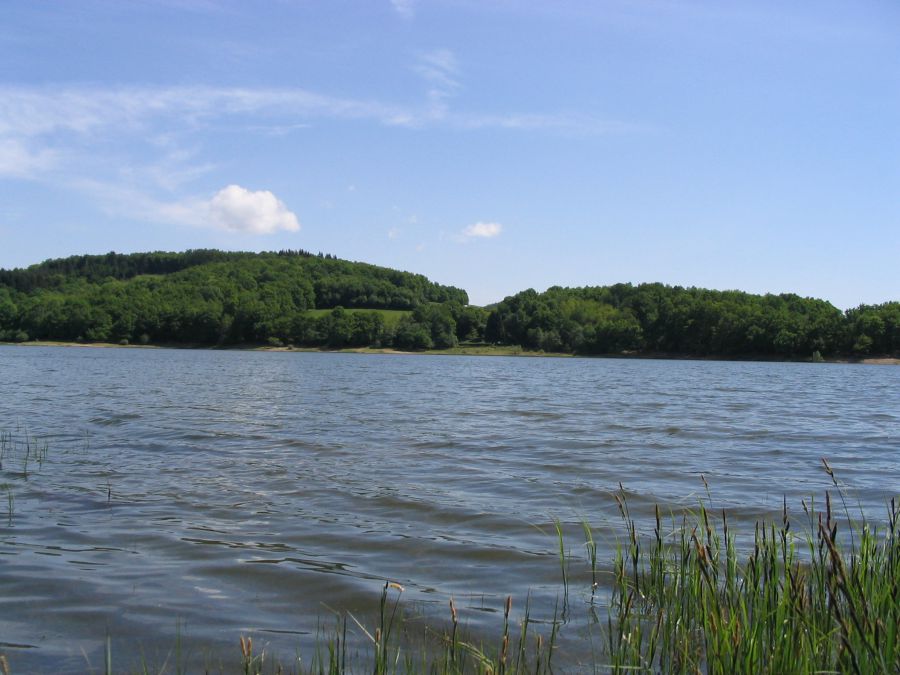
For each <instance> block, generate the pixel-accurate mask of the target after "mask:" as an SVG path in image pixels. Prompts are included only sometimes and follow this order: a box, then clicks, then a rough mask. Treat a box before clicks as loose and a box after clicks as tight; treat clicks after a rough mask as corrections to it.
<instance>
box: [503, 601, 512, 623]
mask: <svg viewBox="0 0 900 675" xmlns="http://www.w3.org/2000/svg"><path fill="white" fill-rule="evenodd" d="M511 609H512V596H511V595H507V596H506V606H505V607H504V608H503V618H504V619H508V618H509V611H510V610H511Z"/></svg>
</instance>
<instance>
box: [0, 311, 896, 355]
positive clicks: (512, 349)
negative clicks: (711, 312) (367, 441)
mask: <svg viewBox="0 0 900 675" xmlns="http://www.w3.org/2000/svg"><path fill="white" fill-rule="evenodd" d="M313 311H319V310H313ZM321 311H325V310H321ZM365 311H372V310H365ZM383 311H384V312H390V311H393V310H383ZM396 313H397V314H402V313H403V312H400V311H399V310H398V311H397V312H396ZM396 320H399V318H397V319H396ZM0 345H6V346H23V347H28V346H30V347H115V348H119V349H121V348H140V349H228V350H238V351H240V350H247V351H264V352H324V353H352V354H420V355H425V356H428V355H438V356H526V357H553V358H611V359H645V360H654V359H658V360H679V361H754V362H756V361H764V362H772V363H808V362H810V359H808V358H804V359H787V358H775V357H759V356H730V357H724V356H707V357H704V356H688V355H684V354H669V353H656V352H654V353H626V354H605V355H582V354H570V353H565V352H545V351H540V350H539V351H532V350H527V349H523V348H522V347H520V346H519V345H488V344H481V343H478V344H466V343H463V344H460V345H459V346H458V347H452V348H450V349H428V350H424V351H415V352H408V351H401V350H398V349H392V348H390V347H348V348H345V349H329V348H323V347H294V346H285V347H273V346H269V345H258V344H242V345H229V346H225V347H216V346H214V345H204V344H181V343H179V344H147V345H135V344H113V343H110V342H57V341H50V340H39V341H38V340H34V341H30V342H0ZM821 362H822V363H848V364H863V365H893V366H896V365H900V358H896V357H894V356H871V357H866V358H852V359H851V358H828V359H823V360H822V361H821Z"/></svg>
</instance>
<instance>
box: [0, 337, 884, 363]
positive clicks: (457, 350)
mask: <svg viewBox="0 0 900 675" xmlns="http://www.w3.org/2000/svg"><path fill="white" fill-rule="evenodd" d="M0 345H2V346H9V347H83V348H89V349H110V348H112V349H206V350H210V351H254V352H314V353H321V354H401V355H415V356H514V357H525V358H586V359H645V360H659V361H737V362H761V363H811V362H812V361H811V360H810V359H785V358H778V357H771V356H749V355H744V356H741V355H734V356H694V355H691V354H668V353H664V352H645V353H623V354H567V353H563V352H543V351H529V350H525V349H523V348H521V347H519V346H506V345H503V346H501V345H498V346H492V345H473V346H465V345H463V346H459V347H452V348H449V349H428V350H424V351H418V352H409V351H402V350H399V349H393V348H391V347H347V348H343V349H327V348H321V347H293V346H285V347H274V346H268V345H252V344H250V345H230V346H223V347H217V346H210V345H200V344H146V345H141V344H127V345H121V344H115V343H112V342H66V341H59V342H57V341H52V340H34V341H29V342H0ZM821 363H840V364H852V365H877V366H898V365H900V358H898V357H893V356H884V355H882V356H870V357H864V358H852V357H836V358H825V359H823V361H821Z"/></svg>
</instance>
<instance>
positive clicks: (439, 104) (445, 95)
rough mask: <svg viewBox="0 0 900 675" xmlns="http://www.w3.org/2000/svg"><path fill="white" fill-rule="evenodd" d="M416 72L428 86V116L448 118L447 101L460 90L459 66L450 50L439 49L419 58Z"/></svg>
mask: <svg viewBox="0 0 900 675" xmlns="http://www.w3.org/2000/svg"><path fill="white" fill-rule="evenodd" d="M415 71H416V72H417V73H418V74H419V75H420V76H421V77H422V78H423V79H424V80H425V82H426V83H427V84H428V91H427V92H426V94H427V97H428V114H429V116H430V117H431V118H433V119H443V118H444V117H446V116H447V113H448V106H447V99H449V98H451V97H452V96H454V95H455V94H456V91H457V90H458V89H459V86H460V85H459V81H458V80H457V76H458V74H459V65H458V63H457V61H456V56H455V55H454V54H453V52H451V51H450V50H449V49H438V50H435V51H432V52H428V53H427V54H423V55H422V56H421V57H420V58H419V63H418V64H417V65H416V66H415Z"/></svg>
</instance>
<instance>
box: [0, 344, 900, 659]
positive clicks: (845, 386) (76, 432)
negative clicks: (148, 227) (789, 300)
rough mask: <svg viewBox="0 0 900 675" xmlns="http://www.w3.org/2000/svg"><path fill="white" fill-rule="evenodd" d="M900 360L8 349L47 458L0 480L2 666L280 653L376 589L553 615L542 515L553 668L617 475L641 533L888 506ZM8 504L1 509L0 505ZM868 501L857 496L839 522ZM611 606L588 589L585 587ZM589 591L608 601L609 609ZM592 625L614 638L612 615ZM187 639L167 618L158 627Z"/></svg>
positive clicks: (429, 609) (899, 427) (26, 424)
mask: <svg viewBox="0 0 900 675" xmlns="http://www.w3.org/2000/svg"><path fill="white" fill-rule="evenodd" d="M898 378H900V369H897V368H894V367H890V366H860V365H853V366H850V365H836V364H791V363H737V362H700V361H645V360H613V359H524V358H499V357H498V358H494V357H438V356H429V357H423V356H402V355H357V354H311V353H289V352H278V353H275V352H269V353H260V352H243V351H192V350H147V349H144V350H141V349H66V348H42V347H0V430H5V431H6V432H8V433H10V434H11V435H12V437H13V438H14V439H18V440H21V439H23V438H24V437H25V434H26V433H27V434H28V435H32V436H35V437H37V438H38V439H39V440H40V441H41V442H46V443H47V454H46V458H45V459H44V461H43V462H42V463H40V464H39V463H36V462H35V461H34V459H32V461H31V463H30V465H29V467H28V475H27V477H25V475H24V471H23V469H24V467H23V466H22V453H21V448H19V450H18V451H8V452H7V456H6V457H4V458H3V467H2V472H0V483H3V484H5V485H6V486H7V487H4V488H3V489H2V490H0V582H2V588H3V592H2V594H0V642H2V643H4V645H3V646H2V647H0V649H2V651H4V652H5V653H6V654H7V655H8V657H9V659H10V661H11V662H12V664H13V669H14V672H22V671H46V672H56V671H70V672H83V671H85V670H87V669H88V668H89V667H94V668H99V667H100V666H102V661H103V658H102V648H103V642H104V639H105V635H106V633H107V631H109V634H110V636H111V639H112V644H113V651H114V654H115V657H117V658H116V662H117V664H120V665H122V667H131V666H132V665H134V664H140V662H141V660H142V659H143V662H144V663H149V664H151V665H152V664H161V663H162V662H163V661H164V660H165V659H166V657H167V655H168V654H169V652H170V651H171V649H172V648H173V645H174V643H175V636H176V632H178V633H181V634H183V635H184V636H185V638H186V639H185V643H186V644H190V645H192V650H193V651H192V653H191V654H190V655H189V656H188V657H187V658H188V659H189V660H192V661H190V662H192V663H194V664H205V665H210V664H213V665H215V664H218V663H219V662H224V665H225V668H226V670H227V669H229V668H230V669H234V666H235V665H236V664H237V658H235V657H236V656H237V655H238V650H237V637H238V635H240V634H244V635H248V634H252V635H255V636H257V637H256V644H257V645H259V644H267V645H268V649H269V651H270V652H275V653H278V654H279V655H280V656H281V658H282V659H283V660H284V661H285V662H286V663H288V664H290V663H291V660H292V659H293V658H295V654H296V651H297V649H298V648H299V649H300V653H301V656H303V655H304V654H306V657H305V658H306V662H307V663H308V658H309V656H308V654H309V652H308V649H309V645H310V644H311V643H312V642H313V638H314V636H315V634H316V632H317V630H320V629H321V626H322V625H323V624H325V625H326V626H330V625H332V623H333V619H332V618H331V617H332V616H333V614H332V611H335V612H344V611H350V612H352V613H353V614H354V616H356V617H357V618H359V619H360V621H362V622H363V623H367V622H368V624H369V625H374V621H375V619H374V612H375V610H376V609H377V601H378V598H379V597H380V592H381V588H382V586H383V584H384V581H385V580H392V581H396V582H398V583H400V584H402V585H403V586H404V587H405V589H406V590H405V592H404V594H403V602H404V606H405V607H407V609H408V612H409V613H411V614H413V615H418V616H421V617H422V619H423V621H426V622H430V623H437V624H440V623H441V622H443V621H445V619H446V615H447V609H446V608H447V603H448V600H449V598H450V597H451V596H452V597H454V598H455V600H456V603H457V605H458V606H459V607H460V613H461V616H462V620H463V621H464V622H465V623H466V624H467V626H468V627H469V629H470V630H472V631H474V632H478V631H480V630H484V631H485V634H487V635H491V636H496V635H497V634H498V632H499V630H498V627H499V625H500V624H499V618H498V612H499V611H500V610H501V608H502V605H503V601H504V599H505V597H506V596H507V595H512V596H513V598H514V603H515V605H514V606H515V607H516V610H517V611H521V609H522V607H521V605H522V603H523V602H524V599H525V598H526V596H528V595H529V594H530V596H531V603H532V613H533V615H534V616H536V617H537V618H539V619H542V620H550V619H551V618H552V615H553V612H554V607H557V602H558V598H559V595H560V591H561V589H560V584H559V577H560V571H559V560H558V557H557V554H556V546H557V544H556V541H555V539H554V536H555V535H554V533H553V519H554V518H559V519H560V520H561V521H562V522H563V524H564V527H565V530H566V536H567V540H568V545H567V546H568V549H569V551H570V552H571V554H572V559H571V561H570V573H571V575H572V579H573V584H572V590H571V591H570V592H571V597H570V605H571V607H570V608H569V610H568V612H567V616H566V619H567V624H566V625H565V626H564V628H563V640H562V642H561V646H560V656H559V658H560V663H561V664H566V663H568V664H570V665H572V667H573V668H575V667H577V663H578V662H579V659H580V658H583V657H585V656H589V655H586V654H583V653H582V654H580V653H579V651H580V650H581V651H582V652H583V651H584V650H583V645H584V644H585V642H584V640H585V637H586V636H587V635H588V634H589V633H591V632H593V631H594V630H595V627H594V626H592V623H591V622H592V619H591V615H590V612H588V611H586V608H588V607H589V604H590V593H589V585H590V584H589V579H590V572H589V569H588V567H587V565H586V563H585V561H584V555H583V553H584V547H583V538H582V535H581V534H580V532H581V525H580V521H581V520H582V519H584V518H587V519H588V520H589V521H590V522H591V523H592V524H593V525H594V526H595V527H596V534H595V536H596V537H597V538H598V541H599V544H600V547H601V550H600V558H601V560H602V561H604V562H603V564H604V565H605V568H606V569H608V568H609V562H610V559H611V555H612V554H611V551H612V547H613V546H614V545H615V535H616V534H617V533H619V532H621V528H620V527H619V526H618V520H617V519H618V512H617V509H616V505H615V502H614V500H613V498H612V496H611V495H612V493H613V492H615V491H617V490H618V489H619V484H620V483H621V484H622V485H623V486H624V488H625V491H626V494H627V497H628V501H629V504H630V507H631V510H632V513H633V515H635V516H637V517H638V519H646V518H649V516H650V515H651V514H652V512H653V506H654V505H655V504H657V503H658V504H660V505H661V506H662V508H663V510H664V512H668V511H669V510H673V511H675V510H678V509H681V508H683V507H685V506H689V507H693V506H696V504H697V500H698V499H700V498H705V497H706V492H705V488H704V485H703V482H702V481H701V478H700V475H701V474H703V475H704V476H705V478H706V480H707V482H708V484H709V486H710V491H711V494H712V499H713V504H714V506H715V507H716V508H726V509H728V511H729V514H730V516H731V518H732V519H733V520H735V521H737V522H738V524H740V523H744V524H746V525H749V526H750V527H751V529H752V523H753V522H755V521H756V520H757V519H758V518H761V517H768V516H773V515H776V514H779V513H780V510H781V507H782V503H783V499H784V498H785V497H786V498H787V503H788V504H789V505H790V506H791V507H792V508H793V509H794V510H795V511H796V512H797V513H800V500H801V499H802V498H806V499H807V500H808V499H809V497H810V495H819V496H821V495H822V493H823V491H824V490H825V489H826V488H828V487H829V486H830V485H831V481H830V478H828V476H827V475H825V473H824V472H823V471H822V469H821V464H820V458H821V457H823V456H825V457H828V459H829V461H830V462H831V464H832V465H833V466H834V467H835V469H836V470H837V473H838V476H839V478H840V479H841V480H842V481H844V482H845V483H846V484H847V485H848V486H849V487H848V495H850V496H851V497H852V500H851V501H852V502H853V504H854V509H856V508H860V509H862V510H863V511H865V512H867V513H869V514H872V515H874V516H876V517H878V516H881V515H882V514H883V513H884V506H885V503H886V502H887V500H889V499H890V498H891V497H892V496H895V495H897V494H898V493H900V461H898V460H900V447H898V438H900V408H898V405H897V404H898V402H900V386H898ZM8 494H12V495H13V500H14V507H13V513H12V514H11V515H8V514H7V513H6V511H7V509H6V508H4V505H6V503H7V500H8V496H7V495H8ZM857 502H858V506H857ZM601 591H602V589H601ZM599 597H602V593H601V596H599ZM598 610H599V618H600V619H601V621H603V622H605V615H603V614H602V607H599V608H598ZM176 625H177V628H176Z"/></svg>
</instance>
